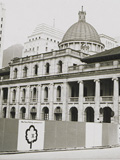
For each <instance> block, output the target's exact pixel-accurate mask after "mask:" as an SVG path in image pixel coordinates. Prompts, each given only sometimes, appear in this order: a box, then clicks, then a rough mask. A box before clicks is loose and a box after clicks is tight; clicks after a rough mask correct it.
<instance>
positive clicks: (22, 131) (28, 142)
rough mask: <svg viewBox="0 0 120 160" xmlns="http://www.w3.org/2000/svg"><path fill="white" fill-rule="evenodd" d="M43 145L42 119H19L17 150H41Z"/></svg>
mask: <svg viewBox="0 0 120 160" xmlns="http://www.w3.org/2000/svg"><path fill="white" fill-rule="evenodd" d="M43 146H44V121H35V120H34V121H33V120H19V131H18V146H17V149H18V150H41V149H43Z"/></svg>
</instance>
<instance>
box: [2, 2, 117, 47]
mask: <svg viewBox="0 0 120 160" xmlns="http://www.w3.org/2000/svg"><path fill="white" fill-rule="evenodd" d="M1 2H3V3H4V5H5V9H6V18H5V33H4V49H6V48H7V47H9V46H11V45H13V44H24V42H26V41H27V37H28V36H29V35H31V34H32V32H33V30H34V29H35V27H36V26H37V25H38V24H41V23H46V24H48V25H50V26H53V21H54V19H55V27H56V28H58V29H60V30H63V31H64V32H65V31H66V30H67V29H68V28H69V27H70V26H71V25H72V24H74V23H75V22H77V21H78V12H79V11H80V10H81V6H83V10H85V11H86V21H87V22H88V23H90V24H91V25H92V26H93V27H94V28H95V29H96V30H97V32H98V34H106V35H108V36H111V37H119V36H120V0H1Z"/></svg>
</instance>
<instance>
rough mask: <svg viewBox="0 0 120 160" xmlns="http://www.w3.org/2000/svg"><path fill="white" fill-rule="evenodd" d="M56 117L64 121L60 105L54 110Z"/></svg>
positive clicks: (57, 119)
mask: <svg viewBox="0 0 120 160" xmlns="http://www.w3.org/2000/svg"><path fill="white" fill-rule="evenodd" d="M54 118H55V120H56V121H62V109H61V108H60V107H56V109H55V111H54Z"/></svg>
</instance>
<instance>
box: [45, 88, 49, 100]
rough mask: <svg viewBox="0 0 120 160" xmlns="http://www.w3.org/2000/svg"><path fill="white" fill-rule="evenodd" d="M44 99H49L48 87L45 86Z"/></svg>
mask: <svg viewBox="0 0 120 160" xmlns="http://www.w3.org/2000/svg"><path fill="white" fill-rule="evenodd" d="M44 101H45V102H47V101H48V87H45V90H44Z"/></svg>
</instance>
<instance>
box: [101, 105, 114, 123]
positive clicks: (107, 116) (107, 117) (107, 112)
mask: <svg viewBox="0 0 120 160" xmlns="http://www.w3.org/2000/svg"><path fill="white" fill-rule="evenodd" d="M112 113H114V112H113V111H112V109H111V108H110V107H105V108H103V122H104V123H111V117H112V116H113V114H112Z"/></svg>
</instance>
